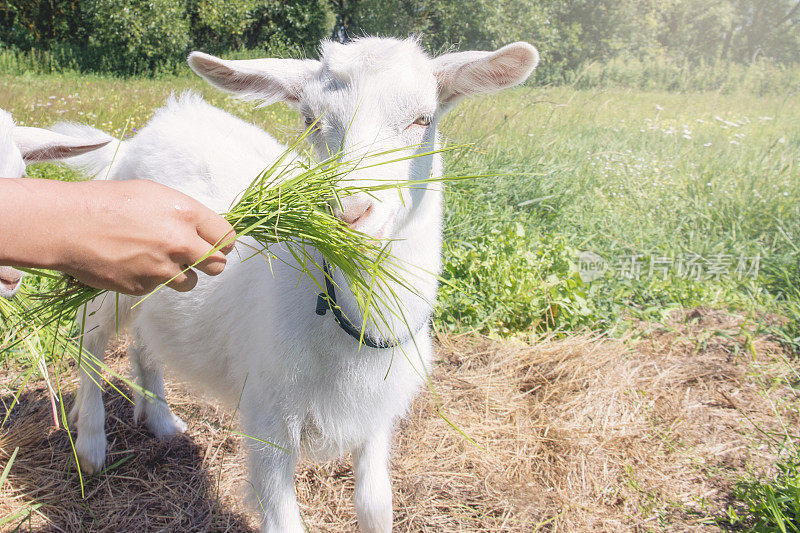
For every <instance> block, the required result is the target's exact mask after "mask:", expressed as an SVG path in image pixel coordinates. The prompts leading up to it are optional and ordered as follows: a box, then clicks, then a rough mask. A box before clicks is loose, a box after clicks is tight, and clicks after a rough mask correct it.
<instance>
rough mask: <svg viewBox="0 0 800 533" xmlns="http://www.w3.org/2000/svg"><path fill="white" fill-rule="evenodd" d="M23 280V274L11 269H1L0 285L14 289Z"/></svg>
mask: <svg viewBox="0 0 800 533" xmlns="http://www.w3.org/2000/svg"><path fill="white" fill-rule="evenodd" d="M21 279H22V272H20V271H19V270H16V269H14V268H11V267H0V284H2V285H3V286H4V287H8V288H9V289H13V288H14V287H16V286H17V284H18V283H19V280H21Z"/></svg>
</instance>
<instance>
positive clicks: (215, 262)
mask: <svg viewBox="0 0 800 533" xmlns="http://www.w3.org/2000/svg"><path fill="white" fill-rule="evenodd" d="M211 250H213V247H212V246H211V245H210V244H209V243H208V242H206V241H205V240H203V239H201V238H199V237H195V238H194V239H193V240H192V242H191V243H189V244H188V245H187V246H186V247H185V248H184V249H182V250H181V252H180V254H178V255H177V256H176V257H174V258H173V260H174V261H175V262H176V263H177V264H179V265H182V264H185V265H189V266H190V267H192V268H195V269H197V270H199V271H201V272H203V273H205V274H208V275H209V276H216V275H218V274H221V273H222V271H223V270H225V265H226V264H227V260H226V259H225V254H223V253H222V250H218V251H216V252H214V253H212V254H210V255H209V252H211ZM206 255H208V257H206Z"/></svg>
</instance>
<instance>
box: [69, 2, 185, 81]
mask: <svg viewBox="0 0 800 533" xmlns="http://www.w3.org/2000/svg"><path fill="white" fill-rule="evenodd" d="M85 9H86V17H87V22H88V23H89V25H90V27H91V28H92V30H91V34H90V35H89V40H88V54H89V64H91V65H92V68H93V69H94V70H102V71H109V72H115V73H118V74H138V73H153V72H163V71H169V70H174V69H175V68H176V66H177V65H178V64H179V63H182V62H183V59H184V55H185V53H186V50H187V48H188V44H189V24H188V21H187V20H186V17H185V11H184V6H183V4H182V3H181V2H180V1H179V0H88V1H87V2H86V3H85Z"/></svg>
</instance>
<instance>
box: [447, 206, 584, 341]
mask: <svg viewBox="0 0 800 533" xmlns="http://www.w3.org/2000/svg"><path fill="white" fill-rule="evenodd" d="M565 242H566V241H565V239H563V238H561V237H554V238H550V239H545V238H542V239H539V241H538V243H537V242H536V241H535V240H528V239H526V232H525V228H524V227H523V225H522V224H520V223H518V222H517V223H511V224H509V225H507V226H505V227H503V228H501V229H497V228H494V229H491V230H490V231H489V232H487V233H486V234H484V235H482V236H481V237H479V238H477V239H475V240H474V241H472V242H456V243H451V244H449V245H448V246H447V247H446V252H445V253H446V257H445V263H444V269H443V273H442V277H443V279H444V280H445V282H444V283H443V285H442V288H441V290H440V298H441V302H442V304H441V305H440V307H439V309H438V312H437V318H438V319H439V321H440V322H441V323H443V324H445V325H446V326H447V327H449V328H450V329H462V328H463V329H468V330H477V331H481V332H484V333H498V334H503V335H506V334H514V333H520V332H521V333H525V332H532V331H542V330H545V329H550V328H565V329H574V328H577V327H580V326H584V325H590V324H592V323H594V322H595V321H596V316H595V314H594V313H593V312H592V310H591V309H590V308H589V307H588V305H587V301H586V298H585V296H586V295H585V292H584V285H583V282H582V281H581V279H580V276H579V273H578V269H577V265H576V263H575V251H574V250H572V249H571V248H569V247H568V246H566V244H565ZM529 243H532V244H529Z"/></svg>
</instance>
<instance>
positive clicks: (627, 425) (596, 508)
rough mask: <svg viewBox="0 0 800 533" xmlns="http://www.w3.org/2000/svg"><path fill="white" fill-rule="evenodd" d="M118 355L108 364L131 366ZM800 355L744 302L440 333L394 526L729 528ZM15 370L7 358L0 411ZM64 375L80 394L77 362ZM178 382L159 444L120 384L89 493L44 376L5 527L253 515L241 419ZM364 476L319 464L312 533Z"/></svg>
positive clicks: (407, 453) (308, 514)
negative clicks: (175, 427) (518, 332)
mask: <svg viewBox="0 0 800 533" xmlns="http://www.w3.org/2000/svg"><path fill="white" fill-rule="evenodd" d="M121 352H122V350H117V351H116V352H114V354H113V355H112V357H110V361H111V365H112V366H113V367H114V368H116V369H119V370H120V371H124V372H126V371H127V360H126V359H125V357H124V355H123V354H122V353H121ZM798 366H799V365H797V364H796V363H795V362H791V363H790V362H789V361H788V360H787V358H786V354H785V353H784V352H783V351H782V349H781V348H780V346H779V345H778V344H776V343H775V342H773V341H772V340H771V339H769V338H767V337H757V336H755V337H754V336H753V335H751V333H750V330H749V328H748V326H747V324H746V323H744V321H743V318H742V317H739V316H735V315H730V314H726V313H722V312H718V311H709V310H703V309H699V310H694V311H689V312H683V313H680V314H679V315H677V316H675V317H674V318H673V320H672V321H671V322H670V323H668V324H664V325H658V326H652V325H646V324H641V325H640V326H639V327H638V328H636V332H635V333H633V334H631V335H628V336H626V337H625V338H622V339H607V338H602V337H600V336H597V335H592V334H585V335H573V336H569V337H566V338H561V339H541V340H539V341H537V342H535V343H531V344H524V343H521V342H512V341H503V342H501V341H493V340H489V339H483V338H477V337H468V338H449V337H442V338H440V339H439V347H438V364H437V366H436V371H435V374H434V380H433V381H434V384H433V385H434V389H435V394H434V393H431V392H425V393H423V394H421V395H420V397H419V398H418V400H417V401H416V403H415V404H414V406H413V409H412V411H411V413H410V416H409V418H408V419H407V420H406V421H404V422H403V424H402V425H401V427H400V428H399V430H398V441H397V445H396V450H395V454H394V463H393V472H392V476H393V481H394V493H395V530H396V531H526V532H530V531H535V530H537V529H541V530H543V531H570V532H571V531H652V530H657V531H664V530H667V531H715V530H718V529H719V526H718V525H717V521H719V520H722V519H724V515H725V509H726V508H727V506H728V505H729V504H731V501H730V492H731V488H732V487H733V486H734V485H735V483H736V482H737V481H738V480H740V479H741V478H742V476H745V477H747V476H753V475H755V476H767V475H771V473H772V465H773V464H774V462H775V460H776V458H777V455H776V453H777V452H776V451H775V450H774V449H773V447H771V446H769V445H768V443H769V437H768V436H767V434H769V433H770V432H774V433H776V434H781V433H785V432H786V431H791V432H793V434H796V433H797V427H798V414H797V413H798V411H797V408H798V405H800V401H798V397H797V396H796V392H795V390H794V389H793V384H796V379H797V377H796V374H794V371H795V370H797V367H798ZM18 376H19V368H15V367H13V366H12V367H6V368H3V369H0V401H1V402H2V405H0V415H1V416H5V414H6V412H5V410H6V409H8V407H9V406H10V405H11V403H12V401H13V397H14V394H15V391H16V390H17V389H18V387H19V381H18ZM112 381H113V380H112ZM61 382H62V383H64V384H66V386H65V391H66V394H67V401H68V402H71V395H72V394H73V392H74V390H75V376H74V372H70V373H68V374H66V375H62V376H61ZM119 386H120V387H121V388H122V389H123V390H125V387H124V385H122V384H121V383H120V384H119ZM107 389H110V387H107ZM168 398H169V401H170V404H171V405H172V406H173V408H174V409H175V411H176V412H177V413H178V414H179V415H181V416H182V417H183V418H184V420H186V421H187V423H188V424H189V431H188V433H187V435H185V436H182V437H179V438H176V439H173V440H172V441H169V442H158V441H156V440H155V439H153V438H152V437H151V436H149V435H148V434H147V433H146V432H145V431H144V430H143V429H140V428H138V427H135V426H133V424H132V414H133V407H132V405H131V404H130V403H129V402H128V401H127V400H125V399H124V398H123V397H122V396H120V395H119V394H118V393H116V392H113V391H112V392H107V393H106V408H107V432H108V438H109V455H108V465H109V467H108V468H107V471H106V472H105V473H102V474H100V475H98V476H96V477H94V478H92V479H88V480H86V483H85V496H84V497H81V490H80V485H79V482H78V476H77V474H76V472H75V464H74V459H73V457H72V455H71V451H70V444H69V436H68V434H67V432H66V431H65V430H63V429H55V428H54V426H53V417H52V409H51V404H50V400H49V397H48V394H47V392H46V388H45V385H44V383H43V382H41V381H37V382H35V383H29V384H28V386H27V387H26V388H25V389H24V390H23V392H22V395H21V396H20V398H19V405H18V406H17V407H15V408H14V409H13V410H12V412H11V415H10V416H9V419H8V421H7V422H6V423H5V426H4V427H3V428H2V430H0V471H2V466H3V465H5V464H6V463H7V462H8V459H9V458H10V456H11V454H12V453H13V452H14V450H15V448H17V447H19V451H18V453H17V456H16V458H15V461H14V463H13V466H12V468H11V469H10V471H9V474H8V477H7V479H6V480H5V482H4V483H3V485H2V486H0V517H3V516H8V515H10V514H14V513H17V512H22V513H23V514H21V515H20V518H17V519H15V520H14V521H12V522H10V523H8V524H6V525H5V526H0V529H2V528H3V527H4V528H7V530H9V531H12V530H14V529H15V528H16V527H17V526H20V528H19V529H20V530H22V531H28V530H31V531H69V532H72V531H109V532H110V531H114V532H120V531H137V532H145V531H147V532H149V531H192V532H194V531H253V530H254V529H255V527H256V525H257V520H256V516H257V515H256V514H255V513H254V512H252V511H251V510H250V509H248V508H246V507H244V505H243V503H242V501H243V498H242V493H243V492H244V491H243V490H242V488H243V486H244V483H245V466H244V465H245V463H244V458H243V446H242V443H241V438H240V437H238V436H237V435H236V434H235V429H236V425H235V420H233V417H232V415H231V414H230V413H226V412H225V411H223V410H221V409H219V408H218V407H216V406H215V405H214V404H213V403H210V402H207V401H204V400H198V399H197V398H196V397H194V396H192V395H189V394H187V392H186V389H185V387H183V386H181V385H174V384H173V385H172V386H171V387H169V391H168ZM437 409H438V411H439V412H440V413H442V414H443V415H444V416H445V417H446V418H447V419H448V420H449V421H450V422H452V423H453V424H454V425H455V426H457V427H458V429H459V430H460V431H461V432H463V433H464V434H465V435H467V436H469V438H470V439H472V440H473V441H474V442H475V443H474V444H473V443H471V442H470V441H469V440H467V438H465V437H464V436H463V435H462V434H461V433H459V432H458V431H456V430H455V429H453V427H451V426H450V425H449V424H448V422H447V421H445V420H444V419H443V418H442V417H440V416H438V415H437V413H436V411H437ZM783 424H785V425H786V427H784V425H783ZM786 428H790V429H788V430H787V429H786ZM778 438H779V437H778ZM352 490H353V477H352V474H351V471H350V469H349V464H348V462H347V459H346V458H345V459H343V460H341V461H336V462H331V463H326V464H322V465H303V466H302V468H301V469H300V470H299V471H298V474H297V492H298V498H299V501H300V505H301V512H302V513H303V515H304V518H305V520H306V521H307V525H308V529H309V531H355V530H357V525H356V522H355V512H354V509H353V504H352V501H351V496H352ZM37 504H39V506H38V507H37V508H36V509H34V510H30V508H31V507H32V506H36V505H37ZM26 509H29V511H26ZM22 517H25V518H24V519H23V518H22ZM0 519H1V518H0Z"/></svg>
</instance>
